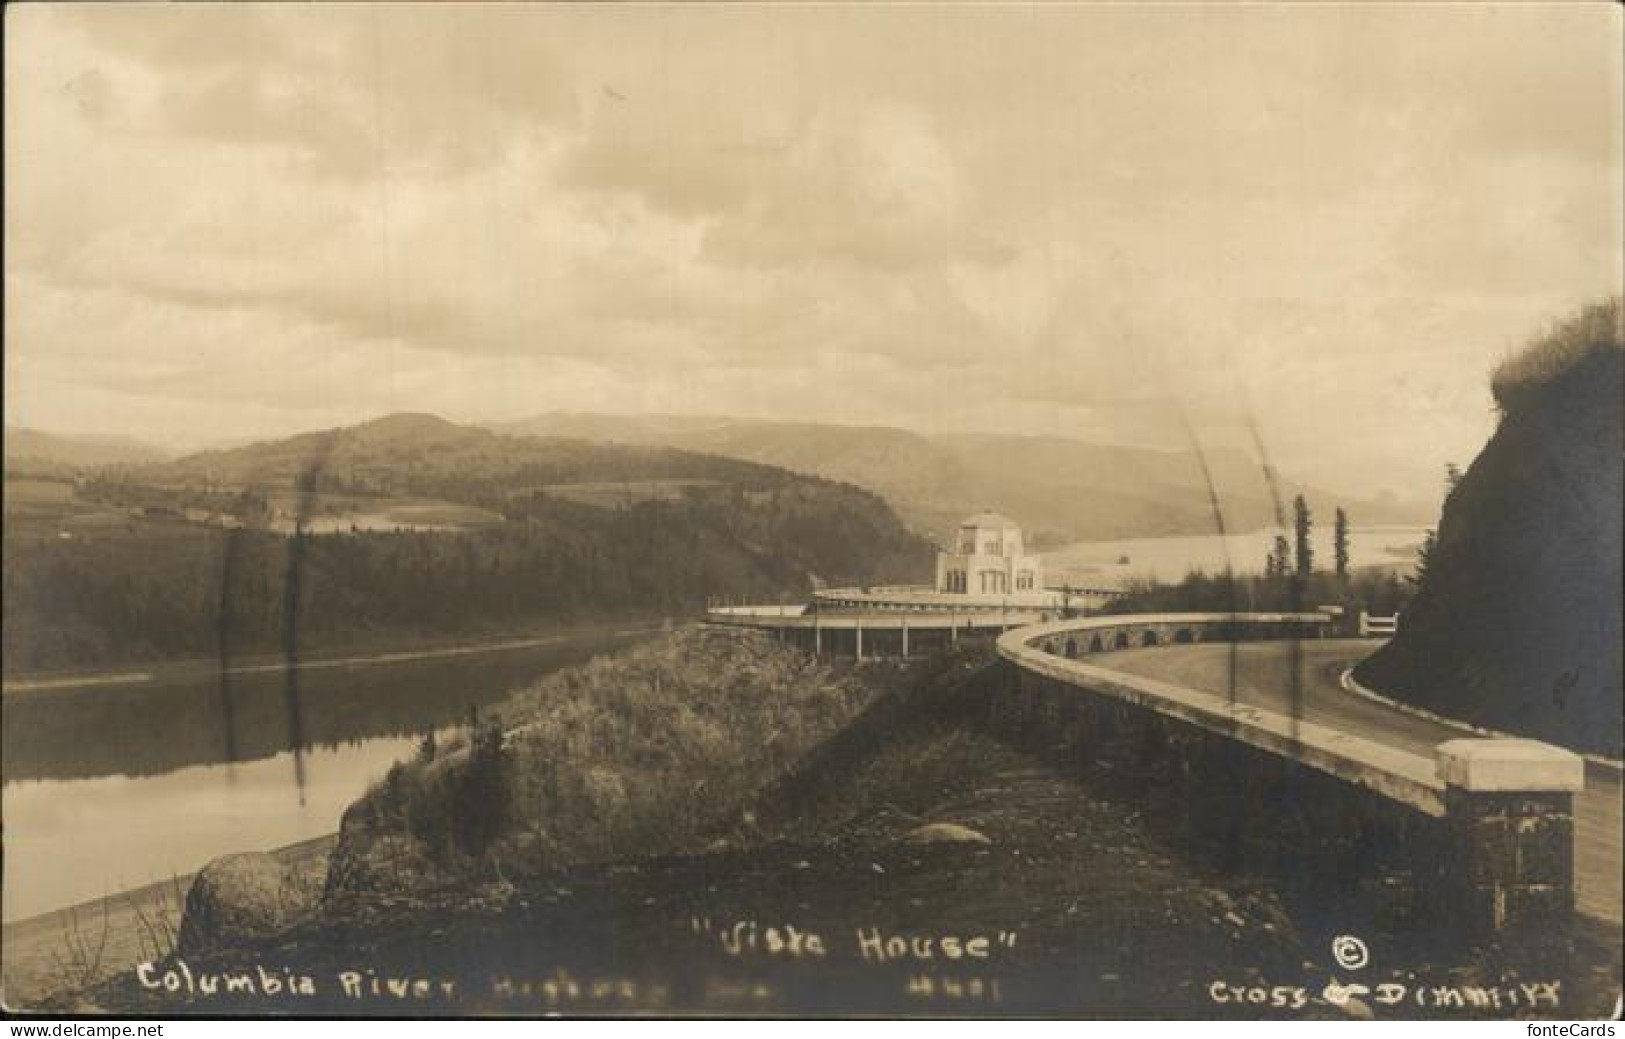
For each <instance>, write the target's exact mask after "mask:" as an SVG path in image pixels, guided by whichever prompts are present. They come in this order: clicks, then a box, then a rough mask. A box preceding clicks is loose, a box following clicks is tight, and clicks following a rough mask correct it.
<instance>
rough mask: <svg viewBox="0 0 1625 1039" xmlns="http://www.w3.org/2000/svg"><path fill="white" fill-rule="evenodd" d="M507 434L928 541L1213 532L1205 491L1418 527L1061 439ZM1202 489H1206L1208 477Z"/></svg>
mask: <svg viewBox="0 0 1625 1039" xmlns="http://www.w3.org/2000/svg"><path fill="white" fill-rule="evenodd" d="M490 426H491V428H492V429H495V430H498V431H501V432H504V433H514V434H529V435H544V436H569V437H576V438H580V439H584V440H591V441H594V442H598V443H620V444H636V445H658V446H663V447H674V448H680V449H683V450H687V451H696V452H703V453H706V454H714V455H720V456H723V457H727V458H735V459H740V460H744V461H750V462H758V463H763V464H767V465H773V466H779V467H782V468H785V469H790V470H793V471H796V472H803V473H812V474H816V475H818V476H822V477H825V478H828V479H831V480H838V481H841V482H845V483H851V484H855V485H857V486H859V487H864V488H867V489H869V490H871V491H874V492H875V493H877V494H879V495H881V496H882V497H883V498H885V499H886V500H887V501H888V502H890V503H891V505H892V507H893V508H895V509H896V510H897V512H898V513H899V515H901V516H902V517H903V519H904V521H905V522H907V523H908V524H909V525H910V526H912V527H913V528H914V529H916V530H918V531H920V532H922V533H924V534H927V535H929V536H933V537H937V538H941V537H943V536H944V535H945V534H946V533H947V532H948V530H949V529H950V528H951V527H952V526H953V524H955V523H956V522H957V521H958V520H959V519H961V518H962V517H963V516H965V515H966V514H968V513H971V512H975V511H977V510H979V509H982V508H989V507H991V508H996V509H998V510H999V511H1001V512H1005V513H1007V514H1009V515H1011V516H1013V517H1015V518H1016V519H1017V521H1018V522H1020V523H1022V524H1023V525H1024V526H1025V527H1026V528H1027V530H1028V533H1029V536H1030V537H1032V538H1034V539H1036V541H1037V542H1038V543H1040V544H1049V545H1054V544H1058V543H1063V542H1067V541H1074V540H1080V539H1091V538H1115V537H1128V536H1155V535H1174V534H1202V533H1212V532H1213V531H1214V527H1215V523H1214V517H1213V504H1212V502H1213V495H1214V494H1215V493H1216V494H1217V497H1218V502H1219V505H1220V508H1221V510H1222V512H1223V515H1224V521H1225V525H1226V528H1227V529H1229V530H1232V531H1244V530H1256V529H1258V528H1260V527H1264V526H1268V525H1270V524H1272V523H1273V522H1275V518H1276V507H1277V505H1276V496H1278V497H1279V503H1280V506H1281V508H1282V509H1283V510H1285V511H1286V512H1287V513H1288V514H1289V513H1290V508H1291V500H1292V497H1293V496H1294V495H1296V494H1300V493H1301V494H1303V495H1304V496H1305V497H1306V498H1307V499H1308V500H1309V502H1310V505H1311V507H1312V508H1314V509H1315V510H1316V512H1317V513H1322V514H1329V513H1330V512H1331V510H1332V509H1334V508H1337V507H1339V506H1341V507H1343V508H1346V509H1347V510H1348V511H1349V513H1350V515H1351V517H1353V518H1354V520H1355V521H1356V522H1359V523H1406V522H1425V521H1427V520H1428V519H1430V518H1431V516H1432V512H1431V511H1430V509H1431V507H1430V506H1428V505H1427V504H1425V503H1420V502H1409V503H1408V502H1401V501H1396V500H1393V499H1385V500H1371V499H1362V498H1359V497H1356V496H1352V495H1347V494H1340V493H1337V492H1336V491H1333V490H1328V489H1324V488H1319V487H1314V486H1310V485H1306V484H1302V483H1299V482H1296V481H1291V480H1278V481H1277V484H1276V488H1275V491H1276V496H1272V494H1271V489H1270V486H1269V484H1268V483H1267V482H1266V480H1265V477H1264V473H1263V470H1262V467H1261V466H1260V465H1259V464H1258V463H1257V462H1256V461H1255V460H1254V459H1252V458H1250V457H1249V456H1247V455H1246V454H1244V453H1242V452H1239V451H1235V450H1224V449H1221V450H1216V451H1210V452H1207V454H1206V458H1205V462H1206V465H1207V470H1208V476H1207V477H1205V476H1204V474H1203V469H1202V463H1203V461H1204V459H1202V458H1201V457H1199V456H1198V455H1197V454H1196V452H1194V451H1170V450H1158V449H1154V448H1142V447H1124V446H1115V445H1104V444H1092V443H1088V442H1085V441H1080V440H1073V439H1070V438H1066V437H1042V436H1010V435H1000V434H978V433H955V434H922V433H915V432H912V431H909V430H906V429H897V428H891V427H885V426H841V425H830V424H818V423H804V422H773V421H765V420H754V419H736V418H727V417H695V416H662V415H605V414H591V413H578V412H553V413H548V414H543V415H538V416H536V417H534V418H529V419H523V420H520V421H515V422H504V423H492V424H490ZM1209 478H1211V480H1212V490H1211V491H1210V488H1209V484H1208V479H1209Z"/></svg>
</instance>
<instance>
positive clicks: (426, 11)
mask: <svg viewBox="0 0 1625 1039" xmlns="http://www.w3.org/2000/svg"><path fill="white" fill-rule="evenodd" d="M6 14H7V18H8V25H7V28H8V32H7V34H6V48H7V53H6V79H5V87H6V100H5V104H6V113H5V114H6V156H5V158H6V166H5V173H6V202H5V205H6V231H5V234H6V247H7V248H6V267H5V278H6V295H5V302H6V305H7V309H6V324H5V374H6V382H5V404H6V419H7V422H8V423H9V424H14V425H28V426H35V427H40V428H44V429H51V430H63V431H69V430H72V431H87V432H121V433H128V434H131V435H135V436H138V437H142V438H146V439H149V440H153V441H158V442H164V443H168V444H171V445H193V444H199V443H203V442H207V441H210V440H219V439H227V438H239V437H247V436H259V435H274V434H281V433H286V432H292V431H295V430H301V429H309V428H315V427H325V426H332V425H336V424H341V423H348V422H352V421H356V420H360V419H364V418H367V417H370V416H374V415H378V414H383V413H387V412H391V411H399V410H415V411H433V412H437V413H439V414H443V415H445V416H447V417H449V418H453V419H459V420H477V419H500V418H514V417H520V416H524V415H529V414H533V413H536V412H541V411H548V410H554V409H569V410H598V411H634V412H637V411H657V412H681V413H725V414H736V415H751V416H763V417H785V418H801V419H812V420H823V421H834V422H848V423H883V424H893V425H904V426H910V427H914V428H919V429H928V430H929V429H991V430H1009V431H1022V432H1041V433H1065V434H1069V435H1076V436H1082V437H1087V438H1091V439H1112V440H1122V441H1127V442H1134V443H1153V444H1156V443H1180V442H1184V441H1185V440H1186V438H1187V437H1188V436H1189V435H1190V434H1189V433H1188V432H1187V430H1193V431H1194V433H1195V435H1196V436H1197V437H1198V438H1199V439H1201V440H1203V441H1204V442H1212V443H1221V442H1235V441H1237V440H1245V439H1246V438H1248V437H1250V433H1247V432H1246V430H1247V428H1248V422H1249V421H1254V422H1256V424H1257V427H1258V431H1259V435H1260V436H1261V437H1262V439H1263V440H1264V442H1265V443H1266V445H1267V446H1268V449H1269V450H1270V451H1271V452H1272V453H1273V454H1274V456H1275V458H1276V460H1277V461H1278V462H1279V463H1280V464H1281V465H1282V466H1283V467H1284V468H1287V469H1288V470H1289V471H1291V472H1294V473H1296V474H1299V475H1301V476H1303V477H1305V478H1316V477H1320V476H1321V474H1322V473H1323V472H1324V471H1326V470H1331V469H1336V470H1339V471H1343V472H1344V473H1346V477H1347V478H1346V479H1345V480H1344V481H1343V485H1344V486H1348V485H1349V483H1350V482H1353V483H1354V484H1356V485H1369V486H1376V485H1378V484H1381V483H1383V482H1385V481H1386V482H1391V483H1392V484H1393V485H1395V486H1396V488H1399V489H1405V487H1406V485H1405V481H1406V480H1411V479H1414V478H1416V476H1417V474H1427V475H1426V476H1425V479H1428V480H1433V479H1435V477H1434V476H1433V475H1432V474H1436V473H1437V472H1438V471H1439V469H1440V466H1441V464H1442V462H1443V461H1445V460H1447V459H1452V460H1457V461H1466V460H1469V459H1470V458H1471V457H1472V455H1473V454H1474V453H1475V452H1476V450H1477V448H1478V447H1479V446H1480V445H1481V444H1482V442H1483V439H1484V437H1485V436H1486V434H1487V433H1488V432H1489V430H1490V428H1491V426H1492V423H1493V416H1492V414H1491V412H1490V402H1489V396H1488V392H1487V379H1486V376H1487V371H1488V369H1489V368H1490V367H1491V366H1493V364H1494V363H1495V361H1496V360H1497V359H1498V358H1500V357H1502V356H1504V355H1505V354H1506V353H1507V352H1509V351H1510V350H1512V349H1514V348H1515V347H1516V346H1517V344H1518V343H1519V342H1520V341H1522V340H1524V339H1526V338H1527V337H1528V336H1529V335H1530V334H1532V333H1534V332H1536V331H1538V330H1539V329H1540V328H1542V327H1543V326H1544V325H1545V324H1547V323H1548V322H1549V321H1551V320H1552V319H1554V318H1556V317H1558V316H1560V315H1562V314H1563V313H1564V312H1565V311H1566V310H1568V309H1570V308H1572V307H1574V306H1576V305H1577V304H1579V303H1581V302H1583V301H1585V300H1588V299H1594V298H1597V297H1599V296H1603V295H1607V294H1610V293H1613V292H1618V291H1619V285H1620V281H1621V276H1622V275H1621V256H1620V241H1621V237H1622V234H1625V228H1622V217H1621V202H1620V178H1621V168H1622V162H1621V130H1620V128H1621V122H1622V115H1621V110H1620V106H1621V102H1620V98H1621V57H1620V47H1621V15H1620V10H1619V8H1618V7H1617V6H1615V5H1612V4H1594V5H1572V6H1563V5H1556V4H1552V5H1525V6H1506V7H1497V6H1490V5H1479V6H1474V5H1465V4H1463V5H1441V6H1437V7H1426V6H1404V7H1401V6H1375V5H1373V6H1354V5H1350V6H1338V5H1322V6H1312V7H1311V6H1297V5H1293V6H1201V7H1181V6H1138V7H1114V6H1100V5H1092V6H1079V7H1066V6H1045V7H1024V6H955V7H946V6H899V7H889V8H882V7H864V8H861V9H860V8H857V7H843V6H819V7H805V8H796V7H784V6H775V7H766V6H760V7H758V6H744V5H739V6H728V7H713V8H696V7H684V8H681V9H677V8H664V7H655V6H627V7H586V6H583V7H557V6H549V7H532V6H522V5H503V6H489V7H483V6H462V5H459V6H455V7H440V6H434V7H430V6H400V7H390V6H378V5H369V6H357V7H328V6H316V7H310V6H302V5H301V6H286V7H274V8H272V7H267V8H246V7H231V8H229V9H228V8H209V7H190V6H187V7H182V6H161V7H160V6H147V7H144V6H133V5H132V6H127V7H121V6H111V5H66V6H46V5H31V6H22V7H16V6H13V7H10V8H9V9H8V10H7V12H6ZM1320 482H1331V483H1336V482H1337V481H1328V480H1326V479H1324V478H1322V479H1321V480H1320Z"/></svg>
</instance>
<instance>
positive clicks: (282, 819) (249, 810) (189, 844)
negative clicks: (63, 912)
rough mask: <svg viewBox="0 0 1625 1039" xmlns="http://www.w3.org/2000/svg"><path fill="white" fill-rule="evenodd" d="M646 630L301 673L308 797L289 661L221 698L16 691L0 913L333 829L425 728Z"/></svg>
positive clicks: (202, 686) (73, 898)
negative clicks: (291, 712) (291, 703)
mask: <svg viewBox="0 0 1625 1039" xmlns="http://www.w3.org/2000/svg"><path fill="white" fill-rule="evenodd" d="M646 637H648V636H647V635H646V634H626V633H606V634H591V635H583V636H581V637H578V638H572V639H570V640H569V641H567V642H559V643H552V644H548V645H543V646H535V647H529V648H526V649H522V650H512V651H505V652H498V653H491V654H488V655H482V656H469V657H457V658H452V659H430V660H416V661H407V662H400V663H393V664H389V665H385V666H357V667H344V668H333V669H314V670H311V671H308V672H304V673H302V675H301V679H300V696H301V701H302V705H301V710H302V718H301V725H302V728H303V732H304V736H305V739H306V741H307V747H308V748H309V749H307V750H306V752H305V754H304V768H305V782H304V788H305V798H304V801H303V803H301V799H300V796H299V783H298V781H297V780H296V775H295V771H296V770H295V755H294V754H293V748H292V745H291V740H290V736H289V720H288V714H287V710H286V705H285V703H284V700H283V692H284V676H283V675H282V674H281V673H279V672H276V671H268V672H265V673H255V674H248V675H240V676H236V677H235V678H234V680H233V688H232V696H231V706H230V713H229V715H228V714H227V713H226V707H225V705H224V704H223V703H222V699H221V697H220V695H219V686H218V682H217V680H214V679H211V678H210V677H209V676H207V675H197V676H194V677H192V678H187V679H175V680H168V681H159V682H151V683H143V684H135V685H113V686H101V687H89V688H77V689H71V690H60V689H47V690H38V691H32V692H22V693H7V694H6V696H5V699H4V701H3V704H4V706H3V713H4V719H3V720H4V724H3V726H0V732H3V743H4V747H3V749H4V753H5V758H4V762H5V777H4V778H5V786H4V793H3V802H4V820H5V895H4V919H6V920H17V919H23V918H26V917H29V916H33V915H36V914H38V913H42V912H47V911H50V910H52V909H57V908H61V907H63V906H66V905H72V904H75V903H78V902H83V901H86V900H89V899H92V898H97V897H100V896H102V895H106V894H109V893H112V892H116V891H122V890H127V889H129V888H131V887H137V886H140V885H144V884H148V883H153V882H156V881H161V880H168V879H170V878H171V877H173V876H176V875H181V874H186V873H189V872H192V871H193V870H196V869H197V868H198V867H199V866H201V865H203V863H205V862H207V861H208V860H209V859H211V858H213V857H214V856H217V855H221V854H225V853H228V852H233V851H250V850H264V849H270V848H276V847H281V846H283V845H286V844H291V843H294V842H296V841H300V840H306V839H309V838H311V837H317V836H321V835H322V834H326V833H331V832H333V831H334V830H336V829H337V828H338V823H339V817H340V815H341V814H342V813H343V811H344V809H345V808H346V807H347V806H348V805H349V804H350V802H351V801H353V800H354V799H355V798H356V797H357V796H358V795H359V794H360V793H361V792H362V791H364V790H365V789H366V787H367V785H368V784H369V783H371V782H372V781H374V780H376V779H378V778H379V777H381V776H382V775H383V773H384V772H385V771H386V770H387V769H388V768H389V765H390V764H391V763H392V762H394V761H396V760H398V759H399V758H401V757H403V756H405V755H408V754H410V753H411V751H412V749H413V748H414V747H415V745H416V743H417V740H418V738H419V737H420V736H421V735H422V734H423V733H426V732H429V731H432V730H436V729H443V728H446V727H447V726H450V725H455V724H457V723H459V722H461V721H462V720H463V719H464V718H465V717H466V715H467V712H468V708H469V707H470V706H471V705H474V706H479V707H482V708H483V707H488V706H490V705H491V704H494V703H496V702H498V701H500V700H501V699H503V698H504V697H505V696H507V694H508V693H509V692H511V691H512V690H513V689H514V688H516V687H518V686H522V685H525V684H527V683H530V682H533V681H535V680H537V679H538V678H540V677H542V676H543V675H546V674H547V673H549V672H551V671H554V670H557V669H559V668H561V667H565V666H568V665H570V664H574V663H579V662H581V661H583V660H586V659H588V658H589V657H591V656H592V655H593V654H595V653H600V652H606V651H609V650H612V649H615V648H617V647H619V646H624V645H626V644H628V643H629V642H632V641H635V640H637V639H639V638H646ZM228 718H229V723H228ZM233 752H234V753H235V756H236V759H237V760H236V761H232V760H230V755H231V754H232V753H233Z"/></svg>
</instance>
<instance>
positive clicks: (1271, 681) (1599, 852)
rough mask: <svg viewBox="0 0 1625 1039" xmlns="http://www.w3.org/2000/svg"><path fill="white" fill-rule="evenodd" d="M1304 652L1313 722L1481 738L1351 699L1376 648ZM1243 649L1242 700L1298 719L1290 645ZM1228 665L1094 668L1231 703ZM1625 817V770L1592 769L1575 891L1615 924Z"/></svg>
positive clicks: (1306, 647)
mask: <svg viewBox="0 0 1625 1039" xmlns="http://www.w3.org/2000/svg"><path fill="white" fill-rule="evenodd" d="M1299 645H1300V647H1301V651H1302V656H1301V660H1300V666H1299V669H1298V676H1297V677H1298V680H1297V682H1296V688H1297V699H1298V700H1299V702H1300V703H1301V704H1302V706H1303V717H1304V718H1305V719H1306V720H1308V721H1312V722H1318V723H1320V724H1322V725H1331V726H1335V727H1337V728H1339V729H1342V730H1344V731H1346V732H1351V733H1354V734H1356V735H1359V736H1364V737H1366V738H1368V739H1373V740H1377V741H1379V742H1383V743H1387V744H1390V745H1393V746H1396V747H1400V748H1402V749H1405V750H1410V751H1414V752H1415V753H1418V754H1423V755H1426V756H1428V757H1431V756H1432V755H1433V748H1434V746H1436V745H1437V744H1439V743H1441V742H1443V741H1445V740H1448V739H1455V738H1457V737H1460V736H1464V735H1466V736H1470V735H1473V734H1472V733H1471V732H1470V731H1466V730H1464V729H1460V728H1457V727H1455V726H1453V725H1450V724H1449V723H1446V722H1439V721H1432V720H1430V719H1427V718H1422V717H1418V716H1417V715H1414V714H1409V713H1407V712H1405V711H1401V710H1398V709H1396V708H1393V707H1390V706H1388V705H1386V704H1383V703H1379V702H1377V701H1374V700H1370V699H1367V698H1366V697H1363V696H1359V695H1356V694H1354V693H1350V692H1348V691H1346V690H1345V689H1344V688H1343V687H1342V685H1341V683H1340V682H1339V679H1340V678H1341V676H1342V674H1343V671H1344V670H1345V669H1347V668H1349V667H1352V666H1353V665H1354V664H1355V663H1356V662H1358V661H1359V660H1360V659H1361V658H1362V657H1364V656H1365V655H1366V654H1368V653H1370V652H1371V650H1372V649H1373V648H1374V646H1375V643H1372V642H1370V641H1362V640H1359V639H1325V640H1315V641H1307V642H1303V643H1300V644H1299ZM1236 651H1237V652H1236V686H1235V696H1236V698H1237V699H1238V700H1240V701H1241V702H1243V703H1248V704H1252V705H1254V706H1257V707H1265V708H1269V709H1271V710H1276V711H1281V712H1283V713H1290V712H1291V710H1292V707H1293V700H1294V684H1295V683H1294V676H1293V669H1292V666H1291V655H1292V654H1291V645H1290V644H1289V643H1284V642H1251V643H1241V644H1240V645H1238V646H1237V647H1236ZM1229 658H1230V647H1229V646H1228V645H1220V644H1209V645H1196V646H1166V647H1160V648H1151V649H1126V650H1119V651H1117V652H1113V653H1102V654H1096V655H1093V656H1090V657H1089V663H1091V664H1095V665H1098V666H1100V667H1109V668H1115V669H1117V670H1120V671H1127V672H1129V673H1131V674H1136V675H1143V676H1145V677H1147V678H1156V679H1161V680H1163V681H1166V682H1176V683H1178V684H1180V685H1184V686H1187V687H1189V688H1191V689H1199V690H1201V691H1203V692H1209V693H1216V694H1218V695H1221V696H1223V695H1225V694H1226V693H1227V692H1228V688H1227V687H1228V686H1229V672H1230V664H1229ZM1622 818H1625V805H1622V802H1621V783H1620V772H1619V770H1618V769H1615V768H1609V767H1608V766H1606V765H1600V764H1596V763H1593V762H1588V763H1587V764H1586V788H1585V790H1584V791H1583V792H1582V793H1581V794H1580V795H1579V796H1578V797H1577V798H1576V799H1575V831H1576V834H1575V836H1576V841H1575V871H1574V872H1575V887H1576V890H1577V897H1578V902H1579V908H1580V911H1581V912H1583V913H1586V914H1588V915H1591V916H1595V917H1598V918H1600V919H1603V920H1606V921H1610V922H1612V923H1614V924H1618V923H1620V920H1621V886H1622V884H1621V864H1622V862H1625V858H1622V855H1621V843H1622V842H1621V821H1622Z"/></svg>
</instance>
